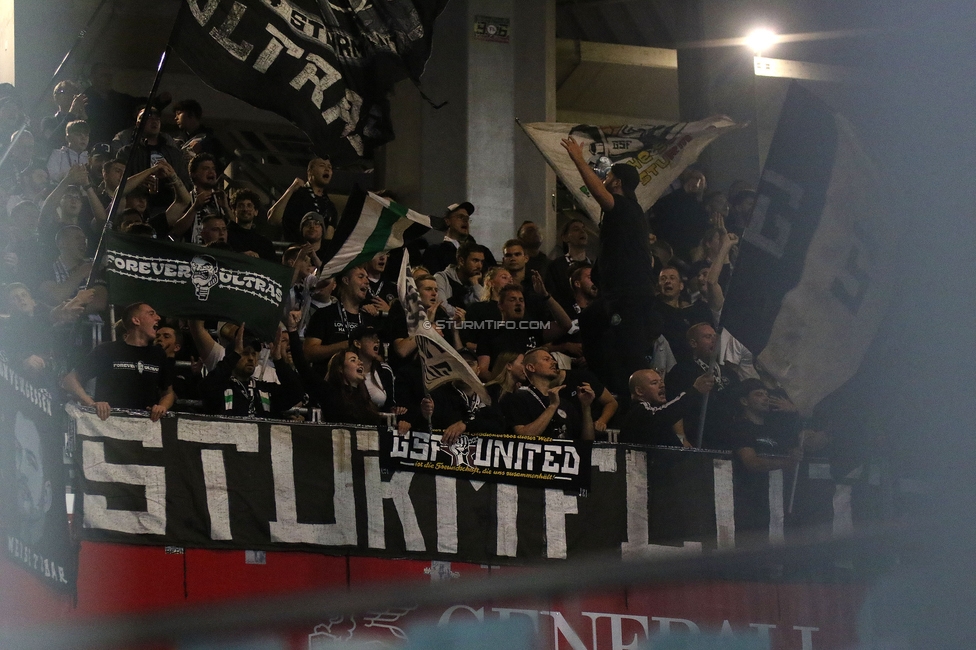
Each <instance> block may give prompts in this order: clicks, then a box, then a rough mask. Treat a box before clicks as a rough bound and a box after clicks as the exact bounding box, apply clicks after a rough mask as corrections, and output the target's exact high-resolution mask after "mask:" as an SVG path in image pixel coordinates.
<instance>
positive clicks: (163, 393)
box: [62, 302, 176, 422]
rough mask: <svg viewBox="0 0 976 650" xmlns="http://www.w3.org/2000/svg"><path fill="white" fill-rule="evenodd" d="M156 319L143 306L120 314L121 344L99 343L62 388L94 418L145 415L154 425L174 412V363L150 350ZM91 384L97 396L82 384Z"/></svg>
mask: <svg viewBox="0 0 976 650" xmlns="http://www.w3.org/2000/svg"><path fill="white" fill-rule="evenodd" d="M159 321H160V318H159V314H157V313H156V310H154V309H153V308H152V307H151V306H149V305H148V304H146V303H144V302H143V303H135V304H132V305H129V306H128V307H126V308H125V311H124V312H123V313H122V325H123V327H124V328H125V336H124V339H123V340H122V341H111V342H108V343H102V344H101V345H99V346H98V347H96V348H95V349H94V350H92V351H91V353H90V354H89V355H88V358H87V359H86V360H85V362H84V363H82V364H81V366H79V367H78V368H75V369H74V370H72V371H71V372H69V373H68V374H67V375H65V378H64V380H63V382H62V385H63V386H64V388H65V390H67V391H68V392H69V393H72V394H73V395H74V396H75V397H76V398H78V401H80V402H81V403H82V404H84V405H86V406H94V407H95V411H96V412H97V413H98V417H100V418H101V419H103V420H107V419H108V417H109V415H110V414H111V409H112V408H124V409H132V410H143V409H145V410H148V411H149V414H150V418H151V419H152V421H153V422H155V421H157V420H158V419H159V418H161V417H162V416H163V415H165V414H166V412H167V411H168V410H169V409H170V408H171V407H172V406H173V403H174V402H175V401H176V394H175V393H174V392H173V372H174V369H173V361H172V359H168V358H167V357H166V353H165V352H163V350H162V348H160V347H159V346H157V345H153V341H154V338H155V335H156V328H157V327H158V325H159ZM92 378H94V379H95V396H94V397H92V396H90V395H89V394H88V393H87V392H86V391H85V388H84V386H85V384H86V383H88V381H89V380H90V379H92Z"/></svg>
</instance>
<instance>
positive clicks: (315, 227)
mask: <svg viewBox="0 0 976 650" xmlns="http://www.w3.org/2000/svg"><path fill="white" fill-rule="evenodd" d="M298 230H299V232H301V234H302V238H301V239H299V240H298V242H299V243H300V244H308V245H309V246H311V247H312V252H311V253H310V254H309V261H310V262H311V263H312V267H313V268H316V269H317V268H319V267H321V266H322V260H321V259H320V258H319V250H320V249H321V248H322V239H323V237H325V218H324V217H323V216H322V215H321V214H319V213H318V212H306V213H305V216H304V217H302V222H301V225H300V226H299V228H298Z"/></svg>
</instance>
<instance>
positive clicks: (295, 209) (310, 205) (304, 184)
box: [268, 157, 339, 242]
mask: <svg viewBox="0 0 976 650" xmlns="http://www.w3.org/2000/svg"><path fill="white" fill-rule="evenodd" d="M306 177H307V179H308V180H307V181H303V180H302V179H300V178H296V179H295V180H294V181H293V182H292V184H291V185H290V186H289V187H288V189H286V190H285V191H284V193H283V194H282V195H281V198H279V199H278V200H277V201H276V202H275V204H274V205H272V206H271V208H270V209H269V210H268V225H269V226H278V225H279V224H280V225H281V229H282V237H283V238H284V239H285V240H286V241H290V242H300V241H302V230H301V223H302V219H304V218H305V215H307V214H308V213H309V212H314V213H316V214H320V215H322V220H323V222H324V223H323V230H322V239H324V240H330V239H332V235H333V233H335V227H336V224H337V223H338V222H339V213H338V212H337V211H336V207H335V204H333V203H332V199H330V198H329V194H328V192H327V190H328V187H329V182H330V181H331V180H332V163H331V162H330V161H329V159H328V157H325V158H312V160H310V161H309V163H308V168H307V169H306Z"/></svg>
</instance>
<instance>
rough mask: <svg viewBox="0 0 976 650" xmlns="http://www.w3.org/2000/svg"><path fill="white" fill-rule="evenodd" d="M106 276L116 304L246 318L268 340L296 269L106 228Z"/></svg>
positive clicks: (183, 314) (183, 313)
mask: <svg viewBox="0 0 976 650" xmlns="http://www.w3.org/2000/svg"><path fill="white" fill-rule="evenodd" d="M104 259H105V269H104V273H105V275H104V277H105V279H106V281H107V282H108V293H109V299H110V300H111V301H112V302H113V303H114V304H116V305H128V304H131V303H134V302H147V303H149V304H150V305H152V306H153V308H155V309H156V311H158V312H159V313H160V314H162V315H164V316H167V317H170V318H216V319H226V320H232V321H235V322H238V323H240V322H245V323H246V324H247V329H249V330H253V331H255V332H257V333H259V334H261V335H262V336H264V337H265V338H268V339H270V338H271V337H273V336H274V334H275V333H276V332H277V331H278V323H279V321H280V320H281V304H282V301H283V299H284V296H285V295H286V293H287V291H288V288H289V287H290V286H291V279H292V275H293V274H294V269H292V268H290V267H287V266H281V265H280V264H275V263H273V262H266V261H264V260H262V259H258V258H256V257H249V256H247V255H242V254H240V253H233V252H230V251H225V250H217V249H211V248H204V247H202V246H196V245H194V244H174V243H172V242H164V241H157V240H155V239H149V238H148V237H138V236H135V235H124V234H120V233H116V232H108V233H106V238H105V258H104Z"/></svg>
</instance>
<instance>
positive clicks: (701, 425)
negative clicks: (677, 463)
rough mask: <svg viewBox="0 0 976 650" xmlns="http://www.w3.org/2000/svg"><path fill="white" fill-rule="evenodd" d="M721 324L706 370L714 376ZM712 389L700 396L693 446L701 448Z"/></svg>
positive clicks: (716, 333) (720, 342) (716, 366)
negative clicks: (699, 412)
mask: <svg viewBox="0 0 976 650" xmlns="http://www.w3.org/2000/svg"><path fill="white" fill-rule="evenodd" d="M724 329H725V328H723V327H722V326H721V325H719V326H718V328H717V329H716V331H715V345H713V346H712V358H711V361H710V362H709V364H708V372H709V373H711V375H712V376H713V377H714V376H715V370H716V369H717V368H718V356H719V354H720V350H721V348H722V331H723V330H724ZM711 395H712V391H708V392H707V393H705V397H704V398H702V407H701V415H700V416H698V431H696V432H695V447H697V448H698V449H701V446H702V441H703V440H704V438H705V415H706V414H707V413H708V402H709V399H708V398H709V397H711Z"/></svg>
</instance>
